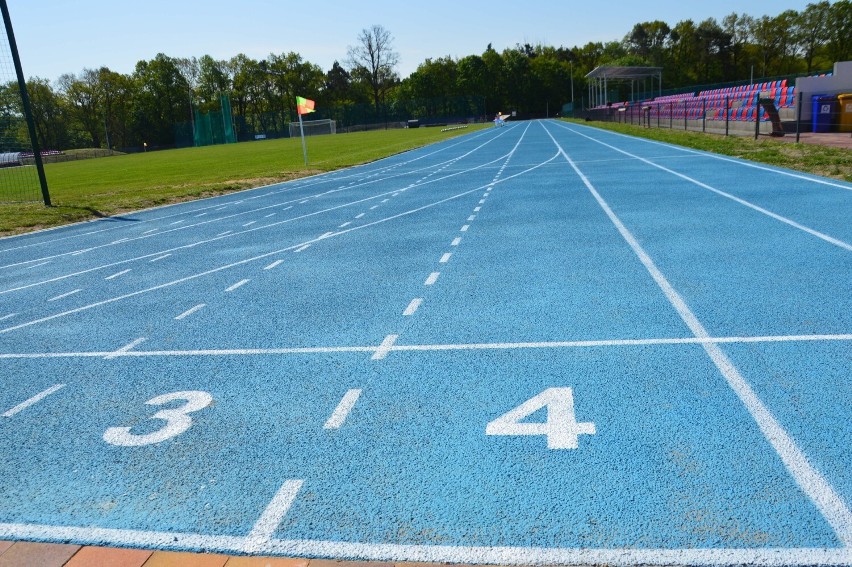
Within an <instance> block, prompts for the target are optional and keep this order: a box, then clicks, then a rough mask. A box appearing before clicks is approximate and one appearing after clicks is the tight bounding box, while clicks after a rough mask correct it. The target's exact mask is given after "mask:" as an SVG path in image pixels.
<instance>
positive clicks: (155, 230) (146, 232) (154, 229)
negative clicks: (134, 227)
mask: <svg viewBox="0 0 852 567" xmlns="http://www.w3.org/2000/svg"><path fill="white" fill-rule="evenodd" d="M158 230H160V229H159V228H152V229H151V230H146V231H145V232H143V233H142V234H151V233H152V232H157V231H158Z"/></svg>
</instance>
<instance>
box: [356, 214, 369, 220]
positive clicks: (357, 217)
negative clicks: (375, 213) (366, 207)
mask: <svg viewBox="0 0 852 567" xmlns="http://www.w3.org/2000/svg"><path fill="white" fill-rule="evenodd" d="M366 214H367V213H361V214H360V215H355V218H356V219H360V218H361V217H363V216H364V215H366Z"/></svg>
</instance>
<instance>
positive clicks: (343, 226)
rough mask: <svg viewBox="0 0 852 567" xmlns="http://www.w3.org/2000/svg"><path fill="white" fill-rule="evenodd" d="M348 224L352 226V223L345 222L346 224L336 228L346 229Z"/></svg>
mask: <svg viewBox="0 0 852 567" xmlns="http://www.w3.org/2000/svg"><path fill="white" fill-rule="evenodd" d="M350 224H352V221H347V222H345V223H343V224H342V225H340V226H338V227H337V228H346V227H347V226H349V225H350Z"/></svg>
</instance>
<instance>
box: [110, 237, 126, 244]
mask: <svg viewBox="0 0 852 567" xmlns="http://www.w3.org/2000/svg"><path fill="white" fill-rule="evenodd" d="M128 240H130V239H129V238H119V239H118V240H113V241H112V242H110V244H119V243H121V242H127V241H128Z"/></svg>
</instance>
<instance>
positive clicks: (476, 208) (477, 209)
mask: <svg viewBox="0 0 852 567" xmlns="http://www.w3.org/2000/svg"><path fill="white" fill-rule="evenodd" d="M481 210H482V207H474V209H473V212H474V213H478V212H479V211H481Z"/></svg>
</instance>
